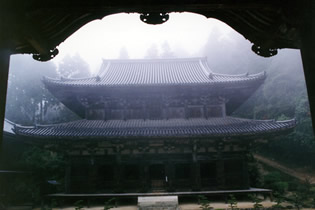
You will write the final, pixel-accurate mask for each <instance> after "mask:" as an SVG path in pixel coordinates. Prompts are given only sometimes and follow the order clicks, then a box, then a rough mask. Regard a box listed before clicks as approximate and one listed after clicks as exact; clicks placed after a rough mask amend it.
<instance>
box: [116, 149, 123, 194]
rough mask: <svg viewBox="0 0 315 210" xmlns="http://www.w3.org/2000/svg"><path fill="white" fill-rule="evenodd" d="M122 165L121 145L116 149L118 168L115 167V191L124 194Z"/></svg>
mask: <svg viewBox="0 0 315 210" xmlns="http://www.w3.org/2000/svg"><path fill="white" fill-rule="evenodd" d="M122 172H123V171H122V164H121V148H120V146H119V145H117V147H116V166H115V183H116V186H115V191H116V192H122V190H123V188H122V181H123V180H122Z"/></svg>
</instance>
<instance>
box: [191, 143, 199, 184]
mask: <svg viewBox="0 0 315 210" xmlns="http://www.w3.org/2000/svg"><path fill="white" fill-rule="evenodd" d="M192 151H193V152H192V168H191V170H192V190H199V189H200V166H199V164H198V160H197V144H196V141H194V143H193V148H192Z"/></svg>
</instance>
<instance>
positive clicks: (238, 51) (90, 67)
mask: <svg viewBox="0 0 315 210" xmlns="http://www.w3.org/2000/svg"><path fill="white" fill-rule="evenodd" d="M251 46H252V44H251V43H250V42H249V41H248V40H246V39H245V38H244V37H243V36H242V35H240V34H238V33H237V32H235V31H234V30H233V29H231V28H230V27H229V26H227V25H226V24H224V23H222V22H220V21H217V20H214V19H206V18H205V17H203V16H200V15H194V14H191V13H184V14H171V16H170V20H169V21H168V22H166V23H165V24H162V25H158V26H152V25H147V24H145V23H142V22H141V21H140V20H139V15H136V14H130V15H127V14H120V15H111V16H108V17H105V18H104V19H103V20H98V21H93V22H91V23H89V24H87V25H86V26H84V27H82V28H81V29H80V30H79V31H78V32H76V33H75V34H73V36H71V37H69V38H68V39H67V40H66V41H65V42H64V43H62V44H61V45H60V46H59V50H60V54H59V55H58V56H57V57H56V58H55V59H53V60H52V61H49V62H45V63H43V62H38V61H35V60H33V59H32V57H31V56H30V55H14V56H11V63H10V72H9V82H8V93H7V104H6V118H7V119H8V120H10V121H12V122H14V123H18V124H22V125H35V124H52V123H60V122H68V121H72V120H76V119H78V116H76V115H75V114H74V113H72V112H71V111H69V110H68V109H67V108H66V107H64V106H63V105H62V104H60V103H59V102H58V101H57V100H56V99H55V98H54V97H53V96H52V95H51V94H50V93H49V92H48V91H47V90H46V89H45V88H44V85H43V84H42V82H41V80H42V77H43V76H48V77H53V78H60V77H65V78H82V77H89V76H93V75H96V74H97V70H98V68H99V66H100V64H101V62H102V59H113V58H117V59H134V58H145V59H158V58H184V57H207V59H208V63H209V66H210V68H211V69H212V71H213V72H216V73H224V74H240V73H246V72H248V73H250V74H254V73H258V72H262V71H266V73H267V79H266V81H265V83H264V85H263V86H262V87H261V88H260V89H259V90H258V91H257V92H255V94H254V95H253V96H252V97H251V98H250V99H249V100H248V101H246V102H245V103H244V104H243V105H242V106H241V107H240V108H239V109H238V110H236V112H234V113H233V115H234V116H238V117H244V118H249V119H276V120H286V119H292V118H295V119H296V120H297V127H296V129H295V131H294V132H293V133H292V134H290V135H288V136H282V137H279V138H277V139H273V140H272V141H270V142H269V144H264V145H262V146H260V147H258V148H257V152H259V153H262V154H265V155H268V156H269V157H272V158H275V159H277V160H279V161H281V162H284V163H286V164H288V165H291V166H293V167H303V166H305V167H309V168H312V167H315V166H314V164H312V163H314V162H315V147H314V141H313V133H312V125H311V116H310V110H309V103H308V98H307V92H306V86H305V79H304V75H303V66H302V61H301V56H300V51H298V50H279V52H278V55H276V56H274V57H271V58H263V57H259V56H257V55H256V54H254V53H253V52H252V51H251Z"/></svg>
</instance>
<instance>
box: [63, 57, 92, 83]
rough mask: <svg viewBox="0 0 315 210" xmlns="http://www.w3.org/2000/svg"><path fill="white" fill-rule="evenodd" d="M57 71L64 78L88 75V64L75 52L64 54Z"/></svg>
mask: <svg viewBox="0 0 315 210" xmlns="http://www.w3.org/2000/svg"><path fill="white" fill-rule="evenodd" d="M58 73H59V75H60V76H62V77H65V78H85V77H90V76H91V72H90V70H89V65H88V64H87V63H86V62H85V61H84V60H83V59H82V58H81V56H80V55H79V54H78V53H77V54H75V55H74V56H70V55H66V56H65V57H64V58H63V59H62V61H61V62H60V63H59V65H58Z"/></svg>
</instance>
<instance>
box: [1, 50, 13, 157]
mask: <svg viewBox="0 0 315 210" xmlns="http://www.w3.org/2000/svg"><path fill="white" fill-rule="evenodd" d="M10 55H11V51H10V50H9V48H6V47H0V153H1V150H2V140H3V123H4V115H5V103H6V97H7V85H8V74H9V64H10Z"/></svg>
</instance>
